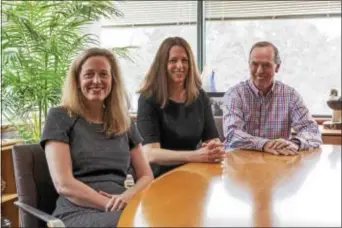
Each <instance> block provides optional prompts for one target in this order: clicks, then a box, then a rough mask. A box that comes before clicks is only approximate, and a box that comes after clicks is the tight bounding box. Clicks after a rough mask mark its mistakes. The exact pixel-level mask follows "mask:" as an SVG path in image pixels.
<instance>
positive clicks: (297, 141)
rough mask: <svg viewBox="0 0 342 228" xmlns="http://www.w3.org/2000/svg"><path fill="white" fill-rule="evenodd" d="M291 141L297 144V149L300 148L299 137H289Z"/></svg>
mask: <svg viewBox="0 0 342 228" xmlns="http://www.w3.org/2000/svg"><path fill="white" fill-rule="evenodd" d="M290 141H291V142H293V143H294V144H296V145H297V146H298V149H299V148H300V144H301V143H300V140H299V139H297V138H293V139H291V140H290Z"/></svg>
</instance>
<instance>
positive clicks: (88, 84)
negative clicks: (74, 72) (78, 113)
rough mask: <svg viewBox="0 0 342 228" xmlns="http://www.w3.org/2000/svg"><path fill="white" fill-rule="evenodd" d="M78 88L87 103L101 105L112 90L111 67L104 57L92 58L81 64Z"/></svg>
mask: <svg viewBox="0 0 342 228" xmlns="http://www.w3.org/2000/svg"><path fill="white" fill-rule="evenodd" d="M79 88H80V89H81V91H82V94H83V96H84V97H85V98H86V99H87V100H88V101H99V102H101V103H103V101H104V100H105V98H106V97H107V96H108V95H109V94H110V91H111V88H112V75H111V66H110V63H109V61H108V59H107V58H106V57H104V56H92V57H89V58H88V59H87V60H86V61H85V62H84V63H83V65H82V68H81V72H80V75H79Z"/></svg>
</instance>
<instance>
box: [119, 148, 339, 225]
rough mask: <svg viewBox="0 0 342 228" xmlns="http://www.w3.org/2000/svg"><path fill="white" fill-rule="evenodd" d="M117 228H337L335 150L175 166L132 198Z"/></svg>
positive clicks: (237, 155)
mask: <svg viewBox="0 0 342 228" xmlns="http://www.w3.org/2000/svg"><path fill="white" fill-rule="evenodd" d="M118 226H128V227H134V226H136V227H153V226H157V227H171V226H181V227H188V226H192V227H200V226H215V227H217V226H223V227H227V226H234V227H237V226H263V227H265V226H307V227H311V226H320V227H327V226H341V146H335V145H323V146H322V147H321V149H317V150H313V151H305V152H301V153H300V154H299V155H297V156H275V155H270V154H267V153H262V152H256V151H247V150H236V151H233V152H229V153H227V157H226V159H225V160H224V161H223V162H222V163H221V164H201V163H190V164H186V165H183V166H181V167H179V168H177V169H175V170H173V171H171V172H169V173H167V174H165V175H164V176H161V177H159V178H157V179H156V180H155V181H154V182H153V183H152V184H151V185H150V186H149V187H148V188H147V189H145V190H144V191H142V192H141V193H140V194H137V195H136V196H135V197H134V198H133V199H132V201H131V202H130V203H129V204H128V205H127V207H126V208H125V210H124V211H123V213H122V215H121V218H120V220H119V224H118Z"/></svg>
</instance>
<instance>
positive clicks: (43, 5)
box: [1, 1, 133, 141]
mask: <svg viewBox="0 0 342 228" xmlns="http://www.w3.org/2000/svg"><path fill="white" fill-rule="evenodd" d="M115 4H116V2H113V1H4V2H2V11H1V16H2V19H3V24H2V37H1V48H2V54H1V59H2V63H3V64H2V76H3V77H2V91H1V92H2V100H1V105H2V111H3V116H5V117H6V118H7V119H9V120H10V121H11V122H12V123H20V124H19V126H20V127H19V128H18V129H19V132H21V135H22V137H24V138H29V137H31V139H32V140H34V141H35V140H37V139H39V137H40V132H41V125H42V121H44V119H45V117H46V114H47V110H48V108H50V107H52V106H55V105H57V104H58V103H59V101H60V95H61V87H62V83H63V80H64V78H65V76H66V74H67V70H68V67H69V65H70V61H71V59H72V58H74V56H75V54H76V53H79V51H81V50H82V49H84V48H86V47H88V46H94V45H99V41H98V39H97V37H96V36H95V35H93V34H83V33H82V28H83V27H84V26H87V25H90V24H92V23H94V22H95V21H97V20H99V19H101V18H113V17H121V16H123V14H122V13H121V12H120V11H119V10H117V8H116V7H115ZM130 48H133V47H130ZM113 51H114V52H117V53H116V54H117V55H118V56H122V57H124V58H128V59H130V60H132V57H131V56H130V54H129V52H128V49H127V50H125V49H124V48H114V49H113Z"/></svg>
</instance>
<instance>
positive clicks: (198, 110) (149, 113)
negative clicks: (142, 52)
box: [137, 37, 224, 177]
mask: <svg viewBox="0 0 342 228" xmlns="http://www.w3.org/2000/svg"><path fill="white" fill-rule="evenodd" d="M201 85H202V83H201V80H200V77H199V73H198V70H197V67H196V63H195V58H194V55H193V53H192V50H191V48H190V45H189V44H188V43H187V42H186V41H185V40H184V39H183V38H180V37H169V38H167V39H165V40H164V41H163V42H162V44H161V45H160V47H159V49H158V51H157V54H156V56H155V59H154V61H153V63H152V65H151V67H150V69H149V71H148V73H147V75H146V77H145V80H144V83H143V86H142V88H141V89H140V90H139V92H140V93H141V95H140V97H139V101H138V114H137V125H138V129H139V131H140V133H141V135H142V137H143V145H144V151H145V153H146V154H147V157H148V160H149V161H150V163H151V166H152V169H153V173H154V176H155V177H158V176H160V175H162V174H164V173H166V172H168V171H169V170H172V169H173V168H175V167H177V166H179V165H181V164H184V163H187V162H220V161H221V160H222V159H223V156H224V150H223V145H222V143H221V142H220V140H219V135H218V133H217V129H216V126H215V122H214V117H213V114H212V112H211V108H210V103H209V98H208V96H207V94H206V93H205V92H204V91H203V90H202V89H201Z"/></svg>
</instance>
